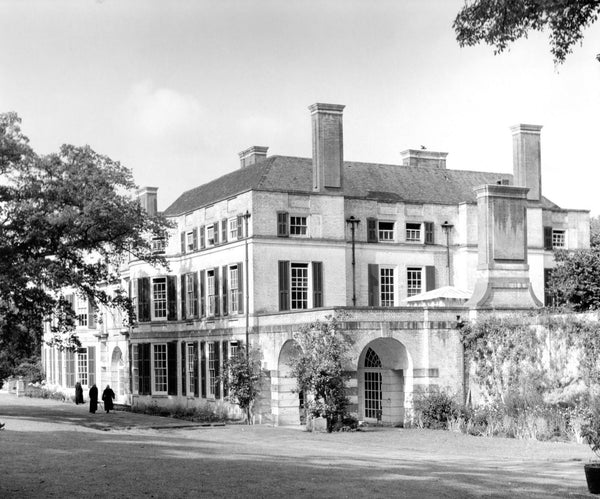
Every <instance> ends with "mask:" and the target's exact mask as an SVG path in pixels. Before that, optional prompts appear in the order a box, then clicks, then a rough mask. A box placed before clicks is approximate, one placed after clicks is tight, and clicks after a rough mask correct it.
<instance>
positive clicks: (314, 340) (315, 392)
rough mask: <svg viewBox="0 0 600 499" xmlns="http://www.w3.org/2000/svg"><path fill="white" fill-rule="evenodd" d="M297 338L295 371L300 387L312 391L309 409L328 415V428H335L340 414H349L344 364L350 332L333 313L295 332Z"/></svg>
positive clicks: (320, 414) (306, 391)
mask: <svg viewBox="0 0 600 499" xmlns="http://www.w3.org/2000/svg"><path fill="white" fill-rule="evenodd" d="M294 339H295V340H296V342H297V343H298V345H299V347H300V348H299V350H298V353H297V355H296V356H295V357H294V358H292V360H291V368H292V369H291V374H292V376H295V377H296V379H297V386H298V390H299V391H300V392H302V393H306V394H307V395H308V397H306V398H305V406H306V408H307V410H308V412H309V413H311V414H312V415H313V416H316V417H319V416H321V417H325V418H327V430H328V431H331V430H332V428H333V425H334V423H335V422H336V421H337V420H338V418H340V417H343V416H345V415H346V409H347V406H348V397H347V390H346V381H347V375H346V373H345V371H344V365H345V364H346V362H347V354H348V351H349V349H350V346H351V344H352V343H351V339H350V336H349V335H347V334H346V333H345V332H344V331H342V330H341V327H340V323H339V321H338V320H337V319H336V318H335V317H331V316H329V317H327V318H326V319H325V320H324V321H320V320H317V321H315V322H313V323H311V324H309V325H308V326H306V327H304V328H302V330H301V331H300V332H298V333H294Z"/></svg>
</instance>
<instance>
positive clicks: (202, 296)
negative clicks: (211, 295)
mask: <svg viewBox="0 0 600 499" xmlns="http://www.w3.org/2000/svg"><path fill="white" fill-rule="evenodd" d="M204 274H205V272H204V270H201V271H200V297H199V298H200V317H204V316H205V315H206V308H205V305H206V293H205V292H204V282H205V279H204Z"/></svg>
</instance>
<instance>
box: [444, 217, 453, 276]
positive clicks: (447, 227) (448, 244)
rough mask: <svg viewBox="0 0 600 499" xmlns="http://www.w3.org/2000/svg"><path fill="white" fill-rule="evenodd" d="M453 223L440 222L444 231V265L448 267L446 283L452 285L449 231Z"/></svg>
mask: <svg viewBox="0 0 600 499" xmlns="http://www.w3.org/2000/svg"><path fill="white" fill-rule="evenodd" d="M452 227H454V225H453V224H451V223H449V222H448V221H445V222H444V223H443V224H442V230H443V231H444V232H445V233H446V267H447V268H448V285H449V286H452V271H451V270H450V231H451V230H452Z"/></svg>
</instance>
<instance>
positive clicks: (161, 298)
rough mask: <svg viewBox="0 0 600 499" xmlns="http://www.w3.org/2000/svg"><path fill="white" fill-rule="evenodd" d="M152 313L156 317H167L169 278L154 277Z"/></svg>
mask: <svg viewBox="0 0 600 499" xmlns="http://www.w3.org/2000/svg"><path fill="white" fill-rule="evenodd" d="M152 313H153V316H154V318H155V319H166V318H167V279H166V278H165V277H157V278H155V279H152Z"/></svg>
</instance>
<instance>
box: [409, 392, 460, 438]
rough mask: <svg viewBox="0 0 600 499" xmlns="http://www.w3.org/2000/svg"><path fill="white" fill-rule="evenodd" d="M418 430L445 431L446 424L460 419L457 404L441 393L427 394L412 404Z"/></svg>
mask: <svg viewBox="0 0 600 499" xmlns="http://www.w3.org/2000/svg"><path fill="white" fill-rule="evenodd" d="M414 409H415V413H416V415H417V424H418V426H419V427H420V428H430V429H434V430H439V429H447V428H448V422H449V421H452V420H455V419H456V418H458V417H460V415H461V411H460V406H459V404H458V403H457V402H456V401H455V400H454V399H453V398H452V397H451V396H450V395H448V394H447V393H445V392H443V391H434V392H427V393H425V394H423V395H421V396H420V397H418V398H416V400H415V403H414Z"/></svg>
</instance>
